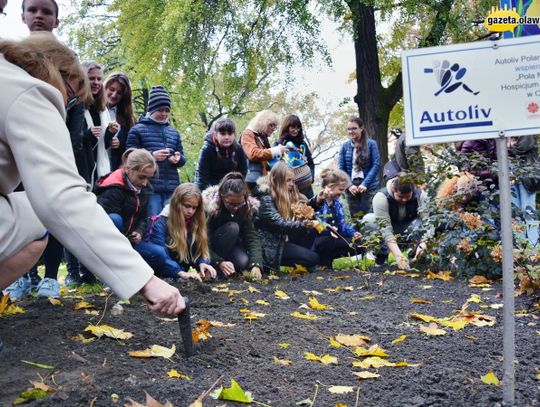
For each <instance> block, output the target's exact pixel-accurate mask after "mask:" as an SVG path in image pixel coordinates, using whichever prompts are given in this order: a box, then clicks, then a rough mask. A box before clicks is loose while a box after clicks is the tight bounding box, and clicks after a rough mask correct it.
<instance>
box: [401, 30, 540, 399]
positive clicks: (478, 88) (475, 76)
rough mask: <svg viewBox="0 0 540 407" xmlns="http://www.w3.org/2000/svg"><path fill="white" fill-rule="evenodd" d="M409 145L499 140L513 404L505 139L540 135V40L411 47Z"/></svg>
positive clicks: (508, 388) (507, 392) (506, 393)
mask: <svg viewBox="0 0 540 407" xmlns="http://www.w3.org/2000/svg"><path fill="white" fill-rule="evenodd" d="M402 70H403V93H404V102H405V128H406V137H407V139H406V141H407V145H411V146H412V145H420V144H435V143H449V142H454V141H465V140H476V139H487V138H497V140H496V143H497V160H498V169H499V192H500V211H501V240H502V249H503V294H504V310H503V356H504V362H503V371H504V372H503V399H504V402H505V405H509V406H511V405H513V404H514V383H515V378H514V359H515V319H514V271H513V245H512V208H511V195H510V181H509V165H508V150H507V145H506V137H515V136H524V135H530V134H538V133H540V38H538V37H522V38H514V39H504V40H499V41H493V42H490V41H485V42H482V43H468V44H458V45H449V46H443V47H434V48H421V49H415V50H410V51H405V52H403V54H402Z"/></svg>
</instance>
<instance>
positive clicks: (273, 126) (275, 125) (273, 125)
mask: <svg viewBox="0 0 540 407" xmlns="http://www.w3.org/2000/svg"><path fill="white" fill-rule="evenodd" d="M268 127H272V128H273V129H275V128H277V124H276V123H270V124H269V125H268Z"/></svg>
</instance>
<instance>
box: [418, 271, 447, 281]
mask: <svg viewBox="0 0 540 407" xmlns="http://www.w3.org/2000/svg"><path fill="white" fill-rule="evenodd" d="M452 278H453V277H452V276H451V275H450V271H439V272H438V273H434V272H433V271H431V270H428V271H427V276H426V277H425V278H424V280H431V279H433V280H435V279H436V280H442V281H450V280H452Z"/></svg>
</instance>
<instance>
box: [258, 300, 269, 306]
mask: <svg viewBox="0 0 540 407" xmlns="http://www.w3.org/2000/svg"><path fill="white" fill-rule="evenodd" d="M255 304H259V305H265V306H268V305H270V303H269V302H268V301H265V300H257V301H255Z"/></svg>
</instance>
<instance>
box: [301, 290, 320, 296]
mask: <svg viewBox="0 0 540 407" xmlns="http://www.w3.org/2000/svg"><path fill="white" fill-rule="evenodd" d="M302 292H303V293H304V294H306V295H323V293H321V292H319V291H315V290H302Z"/></svg>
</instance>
